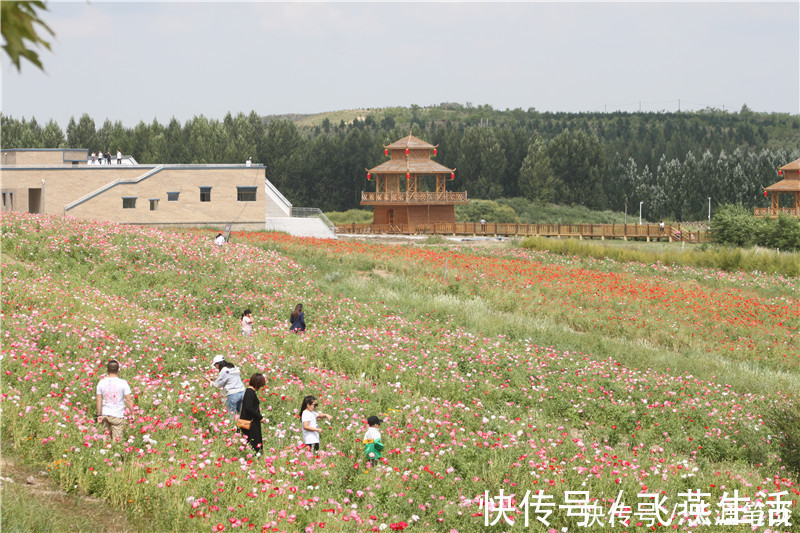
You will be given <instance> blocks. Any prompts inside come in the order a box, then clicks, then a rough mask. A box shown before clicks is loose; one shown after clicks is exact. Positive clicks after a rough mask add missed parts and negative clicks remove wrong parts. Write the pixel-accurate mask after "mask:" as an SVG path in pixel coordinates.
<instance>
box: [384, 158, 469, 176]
mask: <svg viewBox="0 0 800 533" xmlns="http://www.w3.org/2000/svg"><path fill="white" fill-rule="evenodd" d="M369 172H371V173H372V174H406V173H410V174H450V173H451V172H453V171H452V170H451V169H449V168H447V167H446V166H444V165H440V164H439V163H437V162H436V161H431V160H430V159H390V160H389V161H386V162H385V163H381V164H380V165H378V166H377V167H374V168H371V169H369Z"/></svg>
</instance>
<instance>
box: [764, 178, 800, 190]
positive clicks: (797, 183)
mask: <svg viewBox="0 0 800 533" xmlns="http://www.w3.org/2000/svg"><path fill="white" fill-rule="evenodd" d="M764 189H765V190H767V191H770V192H800V179H797V178H786V179H782V180H781V181H779V182H778V183H773V184H772V185H770V186H769V187H764Z"/></svg>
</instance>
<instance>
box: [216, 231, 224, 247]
mask: <svg viewBox="0 0 800 533" xmlns="http://www.w3.org/2000/svg"><path fill="white" fill-rule="evenodd" d="M214 244H216V245H218V246H222V245H223V244H225V235H223V234H222V233H217V236H216V237H214Z"/></svg>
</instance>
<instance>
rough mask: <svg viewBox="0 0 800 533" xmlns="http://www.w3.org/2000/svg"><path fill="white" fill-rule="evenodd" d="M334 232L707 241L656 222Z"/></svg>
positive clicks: (353, 227)
mask: <svg viewBox="0 0 800 533" xmlns="http://www.w3.org/2000/svg"><path fill="white" fill-rule="evenodd" d="M336 232H337V233H351V234H399V235H469V236H479V235H481V236H491V237H528V236H537V237H559V238H560V237H575V238H578V239H601V240H604V239H624V240H628V239H639V240H644V241H647V242H656V241H668V242H688V243H697V242H708V241H709V240H710V232H708V231H694V230H687V229H684V228H681V226H671V225H668V226H664V227H663V228H662V227H661V226H660V225H659V224H642V225H638V224H502V223H494V222H493V223H487V224H480V223H478V222H456V223H436V224H415V225H413V226H409V225H404V224H395V225H389V224H345V225H341V226H336Z"/></svg>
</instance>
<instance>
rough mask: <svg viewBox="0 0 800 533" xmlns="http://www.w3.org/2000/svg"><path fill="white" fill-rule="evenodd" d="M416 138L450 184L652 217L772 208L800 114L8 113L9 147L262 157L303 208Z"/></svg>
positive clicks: (438, 109) (342, 198)
mask: <svg viewBox="0 0 800 533" xmlns="http://www.w3.org/2000/svg"><path fill="white" fill-rule="evenodd" d="M332 117H333V118H334V120H331V118H332ZM336 119H338V121H337V120H336ZM345 119H347V120H345ZM409 133H412V134H413V135H415V136H417V137H419V138H421V139H423V140H425V141H428V142H430V143H431V144H434V145H437V146H438V155H437V156H436V160H437V161H438V162H439V163H441V164H443V165H445V166H447V167H450V168H456V179H455V181H453V182H451V183H450V184H449V185H450V187H451V188H452V189H453V190H466V191H467V192H468V194H469V197H470V198H479V199H485V200H496V199H500V198H518V197H521V198H526V199H528V200H531V201H537V202H541V203H556V204H559V205H574V206H584V207H587V208H590V209H595V210H606V209H608V210H614V211H620V212H621V211H626V210H627V212H628V213H634V212H636V213H638V209H639V203H640V202H642V209H643V212H644V215H645V218H646V219H649V220H660V219H665V220H671V221H694V220H704V219H705V218H706V217H707V211H708V198H711V199H712V202H713V203H714V204H715V205H721V204H741V205H743V206H745V207H746V208H748V209H751V208H752V207H753V206H766V205H767V204H766V199H765V198H764V196H763V189H762V188H763V187H766V186H768V185H770V184H772V183H774V182H776V181H778V179H779V177H778V170H777V169H778V167H780V166H783V165H785V164H787V163H789V162H791V161H794V160H795V159H797V158H798V157H800V116H797V115H790V114H778V113H756V112H753V111H751V110H750V109H748V108H747V106H743V107H742V109H741V110H739V111H738V112H730V111H721V110H717V109H705V110H702V111H695V112H679V113H674V112H669V113H667V112H663V113H623V112H615V113H551V112H539V111H536V110H535V109H533V108H531V109H528V110H527V111H526V110H522V109H514V110H505V111H501V110H496V109H493V108H492V107H491V106H488V105H482V106H477V107H476V106H472V105H471V104H466V105H461V104H457V103H443V104H440V105H436V106H430V107H420V106H416V105H415V106H411V107H409V108H404V107H396V108H381V109H366V110H357V111H353V112H350V113H345V112H335V113H329V114H319V115H314V116H307V115H286V116H269V117H263V116H260V115H258V114H257V113H255V112H251V113H250V114H248V115H245V114H244V113H239V114H236V115H232V114H230V113H228V115H227V116H225V117H224V119H222V120H216V119H209V118H207V117H205V116H203V115H200V116H196V117H194V118H192V119H191V120H188V121H186V122H185V123H181V122H180V121H178V120H177V119H175V118H173V119H172V120H170V121H169V123H167V124H161V123H159V122H158V121H156V120H154V121H153V122H152V123H149V124H148V123H145V122H144V121H142V122H140V123H139V124H137V125H136V126H135V127H133V128H130V127H124V126H123V125H122V123H121V122H119V121H117V122H112V121H111V120H105V122H103V123H102V124H100V125H98V124H97V123H96V122H95V120H94V119H93V118H92V117H90V116H89V115H88V114H84V115H82V116H81V117H80V118H78V119H75V118H74V117H73V118H71V119H70V121H69V124H68V125H67V128H66V131H63V130H62V129H61V127H60V126H59V125H58V124H57V123H56V122H55V121H53V120H49V121H47V122H46V123H40V122H39V121H37V119H36V118H31V119H29V120H26V119H25V118H22V119H15V118H13V117H9V116H5V115H3V116H2V138H1V139H0V143H1V144H2V147H3V148H6V149H8V148H58V147H68V148H87V149H88V150H89V151H97V150H104V151H106V150H107V151H111V152H116V150H120V151H122V152H123V153H124V154H130V155H132V156H133V157H134V158H135V159H136V160H137V161H138V162H139V163H142V164H152V163H164V164H170V163H172V164H181V163H182V164H192V163H206V164H208V163H236V162H244V161H245V160H246V159H247V158H248V157H252V158H253V161H254V162H255V163H258V164H262V165H264V166H265V167H266V177H267V178H268V179H269V180H270V181H271V182H272V183H274V184H275V185H276V186H277V187H278V188H279V189H280V190H281V192H282V193H283V194H284V195H285V196H286V197H287V198H288V199H289V201H291V202H292V203H293V204H294V205H296V206H304V207H318V208H320V209H322V210H323V211H346V210H348V209H352V208H357V207H358V206H359V202H360V198H361V191H362V190H366V191H369V190H373V189H374V184H373V183H370V182H368V181H367V179H366V169H367V168H371V167H373V166H375V165H378V164H380V163H381V162H383V161H384V160H385V156H384V155H383V146H384V145H387V144H390V143H392V142H394V141H396V140H398V139H400V138H402V137H405V136H406V135H408V134H409ZM370 187H372V188H373V189H370ZM787 201H789V202H790V200H788V199H787ZM781 203H784V202H783V200H782V202H781ZM787 205H788V204H787Z"/></svg>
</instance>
